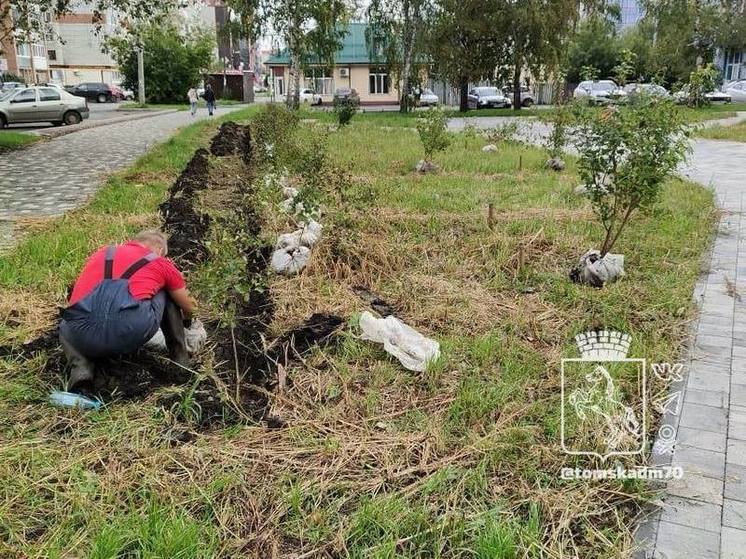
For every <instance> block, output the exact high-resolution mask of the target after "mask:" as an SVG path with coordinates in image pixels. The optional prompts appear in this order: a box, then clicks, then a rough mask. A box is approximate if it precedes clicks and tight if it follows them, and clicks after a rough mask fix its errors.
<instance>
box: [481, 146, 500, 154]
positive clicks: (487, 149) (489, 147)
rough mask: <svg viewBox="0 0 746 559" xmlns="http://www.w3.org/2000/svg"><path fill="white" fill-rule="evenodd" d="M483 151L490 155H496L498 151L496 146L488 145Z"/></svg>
mask: <svg viewBox="0 0 746 559" xmlns="http://www.w3.org/2000/svg"><path fill="white" fill-rule="evenodd" d="M482 151H483V152H485V153H490V152H492V153H494V152H496V151H497V146H496V145H495V144H487V145H486V146H484V147H483V148H482Z"/></svg>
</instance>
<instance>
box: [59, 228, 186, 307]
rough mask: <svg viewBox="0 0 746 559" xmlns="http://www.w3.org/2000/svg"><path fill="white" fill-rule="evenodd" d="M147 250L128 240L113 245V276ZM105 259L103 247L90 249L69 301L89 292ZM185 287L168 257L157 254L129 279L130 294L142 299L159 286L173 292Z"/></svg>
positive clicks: (71, 302)
mask: <svg viewBox="0 0 746 559" xmlns="http://www.w3.org/2000/svg"><path fill="white" fill-rule="evenodd" d="M149 252H151V250H150V249H149V248H147V247H145V246H143V245H141V244H140V243H137V242H135V241H129V242H127V243H124V244H123V245H119V246H117V249H116V252H114V269H113V278H114V279H116V278H118V277H120V276H121V275H122V274H123V273H124V272H125V271H126V270H127V268H129V267H130V266H131V265H132V264H134V263H135V262H137V261H138V260H140V258H142V257H143V256H145V255H146V254H148V253H149ZM105 261H106V247H102V248H100V249H98V250H97V251H96V252H94V253H93V254H92V255H91V256H90V257H89V258H88V261H87V262H86V263H85V266H84V267H83V271H82V272H81V273H80V276H79V277H78V280H77V281H76V282H75V287H73V292H72V295H70V304H71V305H74V304H75V303H77V302H78V301H80V300H81V299H82V298H83V297H85V296H86V295H88V294H89V293H90V292H91V291H93V290H94V289H95V288H96V286H97V285H98V284H99V283H101V281H102V280H103V279H104V262H105ZM185 286H186V283H185V282H184V276H182V275H181V272H179V270H178V269H177V268H176V266H175V265H174V263H173V262H171V261H170V260H169V259H168V258H163V257H162V256H159V257H158V258H156V259H155V260H153V261H152V262H149V263H148V264H146V265H145V266H143V267H142V268H140V269H139V270H138V271H137V272H135V273H134V274H133V275H132V277H131V278H130V279H129V290H130V294H131V295H132V296H133V297H134V298H135V299H137V300H138V301H142V300H144V299H150V298H152V297H153V296H154V295H155V294H156V293H158V292H159V291H160V290H161V289H164V288H165V289H166V290H167V291H174V290H176V289H181V288H183V287H185Z"/></svg>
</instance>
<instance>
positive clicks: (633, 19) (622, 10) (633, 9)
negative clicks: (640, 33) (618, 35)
mask: <svg viewBox="0 0 746 559" xmlns="http://www.w3.org/2000/svg"><path fill="white" fill-rule="evenodd" d="M644 15H645V10H644V9H643V7H642V5H640V2H638V0H619V16H620V17H619V23H618V24H617V29H619V30H620V31H621V30H624V29H627V28H628V27H632V26H634V25H635V24H637V22H638V21H640V20H641V19H642V16H644Z"/></svg>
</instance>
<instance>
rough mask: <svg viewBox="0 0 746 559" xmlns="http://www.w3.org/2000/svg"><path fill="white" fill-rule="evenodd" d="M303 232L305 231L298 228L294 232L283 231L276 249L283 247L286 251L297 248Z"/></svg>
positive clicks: (278, 238)
mask: <svg viewBox="0 0 746 559" xmlns="http://www.w3.org/2000/svg"><path fill="white" fill-rule="evenodd" d="M302 234H303V231H301V230H300V229H298V230H297V231H293V232H292V233H283V234H282V235H280V236H279V237H277V242H276V243H275V248H276V249H283V250H284V251H285V252H288V251H291V250H295V249H296V248H298V247H299V246H300V238H301V235H302Z"/></svg>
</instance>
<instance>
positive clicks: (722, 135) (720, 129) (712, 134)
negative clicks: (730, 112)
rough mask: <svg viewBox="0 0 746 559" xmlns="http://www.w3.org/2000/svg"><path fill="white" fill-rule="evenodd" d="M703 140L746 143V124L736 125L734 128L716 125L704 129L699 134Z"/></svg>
mask: <svg viewBox="0 0 746 559" xmlns="http://www.w3.org/2000/svg"><path fill="white" fill-rule="evenodd" d="M697 135H698V136H700V137H701V138H709V139H711V140H728V141H731V142H746V122H741V123H739V124H734V125H733V126H721V125H719V124H718V125H715V126H710V127H708V128H703V129H702V130H700V131H699V132H698V134H697Z"/></svg>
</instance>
